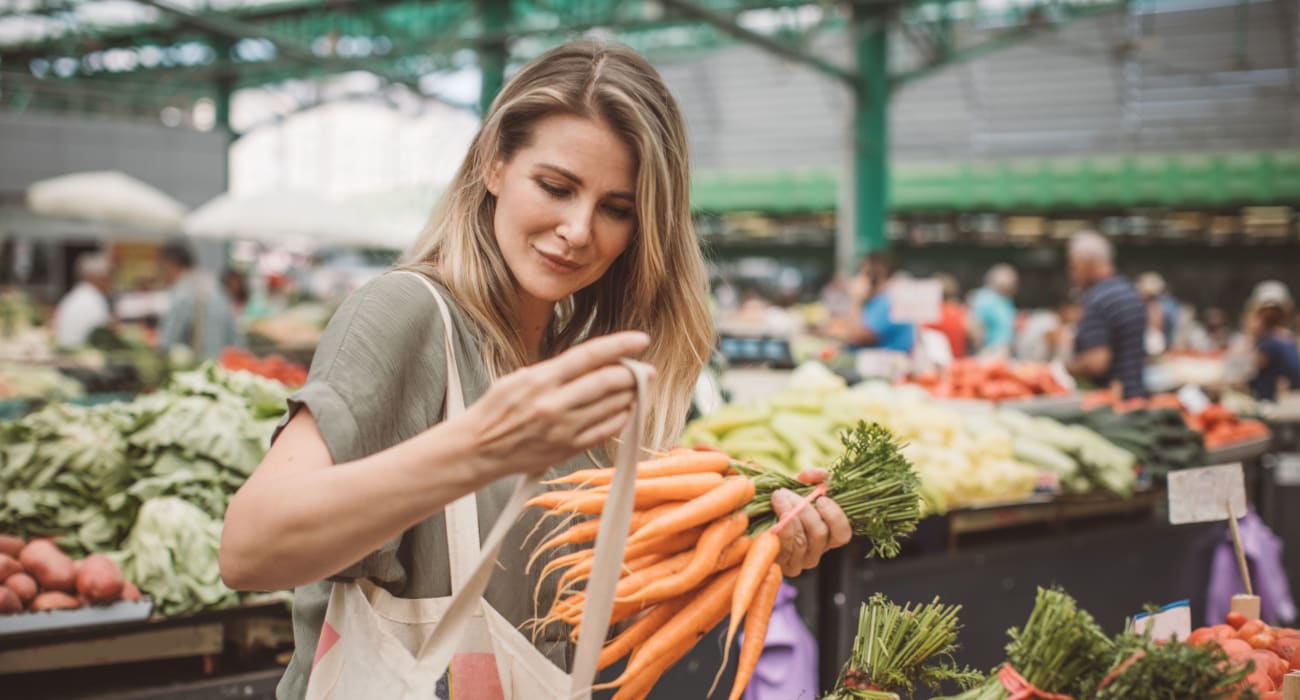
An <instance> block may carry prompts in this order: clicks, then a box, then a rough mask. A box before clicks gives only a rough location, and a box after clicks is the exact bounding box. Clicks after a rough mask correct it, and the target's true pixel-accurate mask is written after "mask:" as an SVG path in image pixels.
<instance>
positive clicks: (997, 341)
mask: <svg viewBox="0 0 1300 700" xmlns="http://www.w3.org/2000/svg"><path fill="white" fill-rule="evenodd" d="M1019 286H1020V276H1019V275H1018V274H1017V273H1016V268H1014V267H1012V266H1010V265H1007V264H1005V263H1002V264H998V265H994V266H993V267H991V268H989V271H988V272H987V273H985V275H984V286H983V287H980V288H979V289H977V290H975V293H974V294H972V295H971V300H970V312H971V315H972V316H973V317H974V320H975V323H976V327H977V328H978V330H979V336H980V337H979V344H978V347H979V349H980V351H981V352H982V353H985V354H990V353H991V354H1003V355H1006V354H1009V353H1010V352H1011V344H1012V341H1013V340H1014V339H1015V334H1016V303H1015V298H1016V288H1017V287H1019Z"/></svg>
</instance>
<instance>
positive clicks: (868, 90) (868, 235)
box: [841, 5, 889, 263]
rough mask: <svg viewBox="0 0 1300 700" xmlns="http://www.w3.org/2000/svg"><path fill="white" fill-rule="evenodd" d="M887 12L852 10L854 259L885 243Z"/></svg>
mask: <svg viewBox="0 0 1300 700" xmlns="http://www.w3.org/2000/svg"><path fill="white" fill-rule="evenodd" d="M886 12H888V10H882V9H879V8H870V7H865V6H861V5H855V6H854V8H853V23H852V28H851V31H852V37H853V52H854V56H855V59H856V62H857V69H858V75H859V76H860V77H861V81H862V82H861V87H860V89H859V90H857V91H856V92H855V93H854V102H853V231H854V236H853V250H851V251H849V256H848V260H845V261H841V262H844V263H847V262H850V261H852V260H854V259H856V258H857V256H859V255H862V254H864V253H870V252H872V251H876V250H881V249H883V248H885V247H886V246H887V245H888V244H889V239H888V236H887V235H886V234H887V230H886V229H887V227H888V224H889V23H888V21H887V20H888V17H887V16H886V14H885V13H886Z"/></svg>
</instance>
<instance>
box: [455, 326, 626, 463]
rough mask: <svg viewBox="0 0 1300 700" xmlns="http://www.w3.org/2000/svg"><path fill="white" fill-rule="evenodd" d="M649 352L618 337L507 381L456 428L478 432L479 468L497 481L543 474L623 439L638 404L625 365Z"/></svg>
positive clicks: (583, 347) (514, 374)
mask: <svg viewBox="0 0 1300 700" xmlns="http://www.w3.org/2000/svg"><path fill="white" fill-rule="evenodd" d="M649 344H650V338H649V337H648V336H647V335H646V334H644V333H641V332H637V331H627V332H622V333H613V334H610V335H606V336H601V337H598V338H592V339H591V340H588V341H586V342H583V343H580V344H578V345H575V346H574V347H572V348H569V349H568V350H566V351H565V352H564V353H562V354H560V355H558V356H556V357H554V358H551V359H549V360H546V361H544V362H539V363H537V364H535V365H531V366H529V367H525V368H523V369H520V370H517V371H515V372H512V373H510V374H508V375H506V376H505V377H503V378H501V379H500V380H499V381H497V382H496V383H495V384H493V385H492V388H490V389H489V390H488V391H487V393H485V394H484V395H483V396H482V397H480V398H479V400H478V401H475V402H474V404H473V405H472V406H470V407H469V408H468V409H467V410H466V412H465V414H464V416H462V417H461V419H458V420H457V421H456V422H461V421H463V423H462V425H463V426H464V429H466V430H469V431H471V433H470V439H471V440H472V441H473V443H474V449H473V450H472V452H473V454H474V462H475V464H477V465H478V466H479V468H480V469H482V470H483V473H484V474H486V475H489V476H492V477H494V478H499V477H501V476H505V475H507V474H514V473H539V472H543V471H545V470H547V469H549V468H551V467H552V466H554V465H556V464H561V463H563V462H565V461H567V460H569V459H571V458H572V457H573V456H574V455H576V454H579V453H581V452H582V451H583V450H587V449H590V448H592V447H595V446H596V445H599V444H601V443H603V442H605V441H607V440H609V439H611V438H613V437H615V436H616V435H618V434H619V431H621V430H622V429H623V427H624V426H625V425H626V424H627V421H628V418H629V416H630V415H631V409H632V404H633V401H634V400H635V398H636V381H635V379H634V378H633V376H632V372H631V370H629V369H628V368H627V367H625V366H623V365H622V364H620V362H619V361H620V360H622V359H623V358H629V357H633V356H635V355H637V354H638V353H640V352H641V351H642V350H645V349H646V347H647V346H648V345H649Z"/></svg>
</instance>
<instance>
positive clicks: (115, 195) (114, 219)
mask: <svg viewBox="0 0 1300 700" xmlns="http://www.w3.org/2000/svg"><path fill="white" fill-rule="evenodd" d="M27 206H28V208H30V209H31V210H32V211H33V212H36V213H38V214H44V215H46V216H57V217H66V218H73V219H83V220H87V221H95V222H100V223H112V224H125V225H129V226H138V227H144V228H157V229H170V230H177V229H179V228H180V226H181V221H182V219H184V218H185V211H186V208H185V205H183V204H181V203H180V202H178V201H176V200H175V199H174V198H172V197H171V196H170V195H168V194H166V193H165V192H163V191H161V190H159V189H158V188H156V187H154V186H152V185H149V184H146V183H144V182H141V181H139V180H137V179H135V178H133V177H131V176H130V175H127V174H126V173H122V172H118V171H116V170H107V171H97V172H82V173H72V174H70V175H61V176H59V177H55V178H51V179H49V180H41V181H40V182H36V183H33V184H32V185H30V186H29V187H28V188H27Z"/></svg>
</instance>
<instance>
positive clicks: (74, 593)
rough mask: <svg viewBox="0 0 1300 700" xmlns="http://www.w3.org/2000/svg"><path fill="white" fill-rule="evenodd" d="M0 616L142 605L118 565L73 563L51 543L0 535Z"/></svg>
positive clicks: (94, 559)
mask: <svg viewBox="0 0 1300 700" xmlns="http://www.w3.org/2000/svg"><path fill="white" fill-rule="evenodd" d="M0 583H2V584H3V585H2V586H0V615H10V614H17V613H24V612H43V611H48V610H68V609H72V608H80V607H83V606H86V605H107V604H109V603H115V602H117V601H119V600H128V601H131V600H140V597H141V596H140V589H139V588H137V587H136V586H135V584H133V583H130V582H128V580H127V579H126V578H124V577H123V575H122V570H121V569H120V568H119V567H118V565H117V563H116V562H115V561H113V560H112V559H111V558H109V557H106V556H104V555H103V554H91V555H89V556H87V557H85V558H84V559H77V560H73V559H72V558H71V557H69V556H68V555H67V554H66V553H64V552H63V550H61V549H60V548H59V546H58V545H57V544H55V543H54V542H53V541H52V540H49V539H35V540H32V541H30V542H25V541H23V539H22V538H19V537H14V536H12V535H0Z"/></svg>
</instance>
